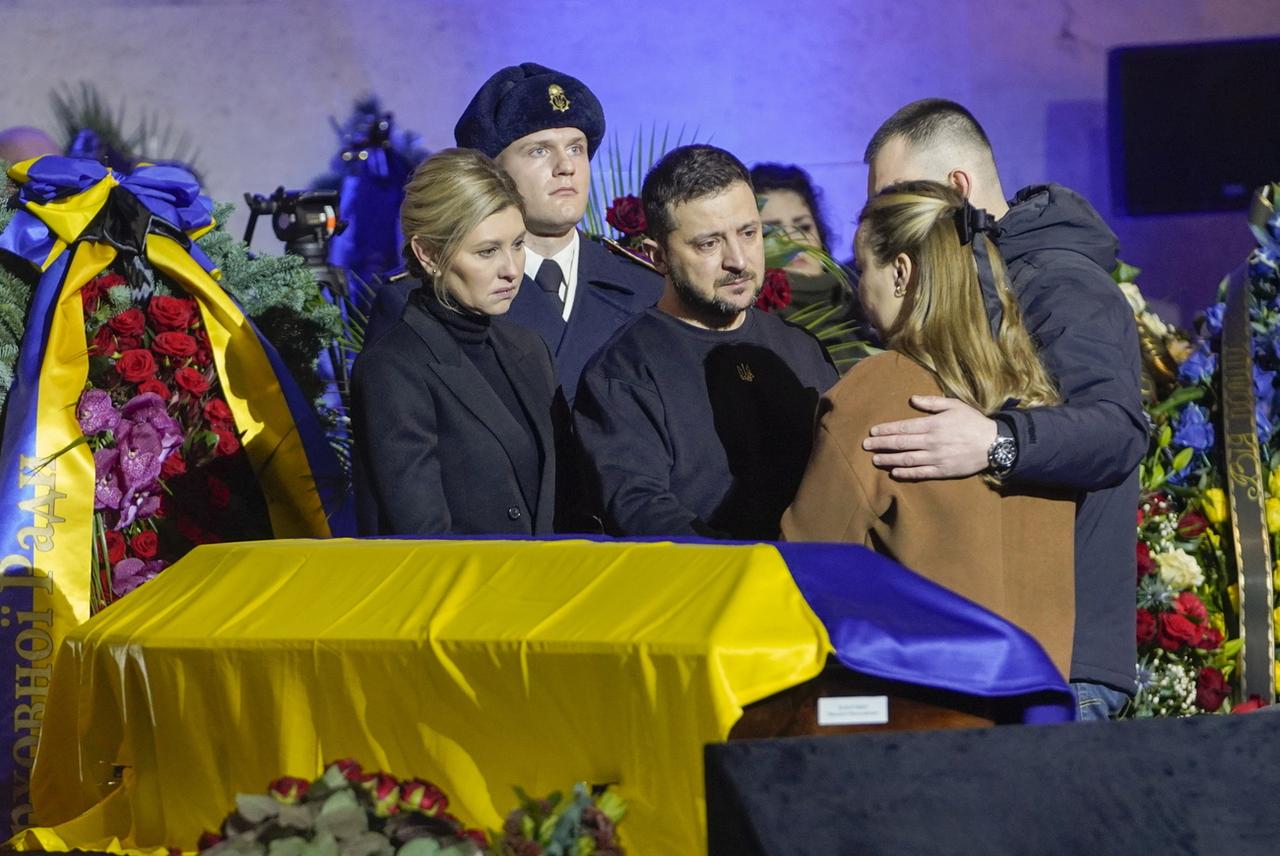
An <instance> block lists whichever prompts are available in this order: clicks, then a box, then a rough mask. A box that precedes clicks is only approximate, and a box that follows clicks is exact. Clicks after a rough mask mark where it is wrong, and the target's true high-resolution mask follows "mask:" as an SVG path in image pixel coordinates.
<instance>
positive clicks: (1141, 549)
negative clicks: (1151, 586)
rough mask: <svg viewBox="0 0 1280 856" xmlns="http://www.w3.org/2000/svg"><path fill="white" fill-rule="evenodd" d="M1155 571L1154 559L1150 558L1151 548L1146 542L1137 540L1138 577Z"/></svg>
mask: <svg viewBox="0 0 1280 856" xmlns="http://www.w3.org/2000/svg"><path fill="white" fill-rule="evenodd" d="M1155 572H1156V560H1155V559H1153V558H1151V548H1150V547H1148V546H1147V545H1146V543H1144V542H1142V541H1139V542H1138V579H1142V578H1143V577H1145V576H1146V575H1147V574H1154V573H1155Z"/></svg>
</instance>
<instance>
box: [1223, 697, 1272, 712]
mask: <svg viewBox="0 0 1280 856" xmlns="http://www.w3.org/2000/svg"><path fill="white" fill-rule="evenodd" d="M1266 706H1267V703H1266V702H1265V701H1263V700H1262V696H1256V695H1251V696H1249V700H1248V701H1242V702H1240V703H1239V704H1238V705H1236V706H1235V707H1233V708H1231V712H1232V713H1253V712H1254V711H1255V710H1258V709H1259V708H1263V707H1266Z"/></svg>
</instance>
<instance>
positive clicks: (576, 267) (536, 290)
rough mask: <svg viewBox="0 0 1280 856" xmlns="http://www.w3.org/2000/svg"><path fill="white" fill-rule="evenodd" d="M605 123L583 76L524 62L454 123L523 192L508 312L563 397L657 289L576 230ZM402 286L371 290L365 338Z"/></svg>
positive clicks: (629, 263) (630, 264)
mask: <svg viewBox="0 0 1280 856" xmlns="http://www.w3.org/2000/svg"><path fill="white" fill-rule="evenodd" d="M604 127H605V123H604V111H603V109H602V108H601V106H600V102H599V100H597V99H596V97H595V95H594V94H592V92H591V90H590V89H588V88H587V87H586V85H585V84H583V83H582V82H581V81H579V80H577V79H576V78H573V77H570V76H569V75H567V74H562V73H560V72H558V71H554V70H552V69H550V68H547V67H545V66H541V65H538V64H536V63H531V62H526V63H522V64H521V65H513V66H509V67H507V68H504V69H502V70H501V71H499V72H497V73H496V74H494V75H493V76H492V77H490V78H489V79H488V80H487V81H485V83H484V85H483V86H481V87H480V90H479V91H478V92H477V93H476V94H475V97H473V98H472V99H471V103H470V104H468V105H467V108H466V110H465V111H464V112H463V114H462V118H460V119H459V120H458V124H457V127H455V128H454V137H455V139H456V140H457V143H458V145H459V146H462V147H464V148H471V149H477V150H479V151H481V152H483V153H484V154H486V155H488V156H490V157H492V158H493V159H494V161H496V162H497V164H498V165H499V166H500V167H502V168H503V169H504V170H505V171H506V172H507V173H508V174H509V175H510V176H511V177H512V178H513V179H514V180H515V183H516V187H517V188H518V189H519V191H520V195H521V197H522V198H523V199H524V203H525V225H526V227H527V229H528V237H527V241H526V244H525V270H524V272H525V276H524V279H523V282H522V285H521V288H520V290H519V292H518V293H517V295H516V298H515V301H514V302H513V303H512V305H511V311H510V312H509V313H508V315H507V317H508V318H509V319H510V320H512V321H515V322H516V323H517V324H522V325H524V326H526V327H529V328H531V329H533V330H535V331H537V332H538V333H539V334H540V335H541V336H542V338H543V339H544V340H545V341H546V343H547V345H548V347H549V348H550V349H551V352H552V354H553V355H554V357H555V361H556V367H557V370H558V373H559V376H560V382H561V385H562V387H563V389H564V394H565V397H566V399H568V400H569V401H570V402H572V400H573V398H574V394H575V393H576V391H577V388H578V378H579V376H580V375H581V374H582V369H583V367H584V366H585V365H586V363H587V360H588V359H590V357H591V356H592V355H593V354H595V352H596V351H597V350H599V349H600V347H601V346H602V345H603V344H604V343H605V342H607V341H608V340H609V339H610V338H611V337H612V336H613V334H614V333H615V332H616V331H617V330H618V328H620V327H621V326H622V325H623V324H624V323H625V322H626V321H627V320H629V319H630V318H631V317H632V316H634V315H635V314H636V313H638V312H641V311H643V310H644V309H646V308H648V307H650V306H652V305H653V304H654V303H656V302H657V300H658V297H659V296H661V294H662V289H663V280H662V277H661V276H659V275H658V274H657V273H655V272H654V271H652V270H650V269H649V268H647V267H645V266H644V265H642V264H641V263H640V262H638V261H635V260H633V259H632V258H631V257H629V256H624V255H623V254H621V253H620V251H614V250H612V249H609V248H606V247H604V246H602V245H600V244H597V243H595V242H594V241H591V240H589V239H587V238H586V237H585V236H584V235H582V234H581V233H580V232H578V230H577V224H578V223H579V222H580V221H581V220H582V217H583V214H585V213H586V210H587V198H588V195H589V191H590V185H591V157H592V156H593V155H594V154H595V151H596V149H597V148H598V147H599V145H600V140H601V139H602V138H603V136H604ZM406 294H407V289H406V288H405V287H404V285H403V284H401V283H391V284H390V285H389V286H386V287H384V288H383V289H382V290H381V291H380V292H379V297H378V301H377V303H376V304H375V306H374V310H373V313H372V317H371V319H370V322H369V329H368V331H367V334H366V341H372V339H374V338H376V337H377V336H378V335H379V329H380V328H383V327H384V325H386V323H387V322H388V321H393V320H395V319H397V318H398V317H399V315H400V313H401V312H402V310H403V306H404V300H405V295H406Z"/></svg>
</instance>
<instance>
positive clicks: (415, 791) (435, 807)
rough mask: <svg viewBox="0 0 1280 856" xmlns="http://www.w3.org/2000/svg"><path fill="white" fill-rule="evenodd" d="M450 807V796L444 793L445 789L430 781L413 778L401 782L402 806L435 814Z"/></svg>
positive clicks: (410, 809)
mask: <svg viewBox="0 0 1280 856" xmlns="http://www.w3.org/2000/svg"><path fill="white" fill-rule="evenodd" d="M448 807H449V798H448V797H446V796H445V795H444V791H442V790H440V789H439V788H437V787H436V786H435V785H433V784H431V783H430V782H424V781H423V780H422V779H413V780H412V781H409V782H401V783H400V808H403V809H407V810H409V811H421V812H425V813H427V814H432V815H434V814H438V813H440V812H442V811H444V810H445V809H447V808H448Z"/></svg>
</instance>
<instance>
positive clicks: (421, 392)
mask: <svg viewBox="0 0 1280 856" xmlns="http://www.w3.org/2000/svg"><path fill="white" fill-rule="evenodd" d="M400 219H401V226H402V229H403V233H404V236H405V247H404V252H405V259H406V262H407V263H408V266H409V272H410V274H411V275H413V276H416V277H418V278H419V279H420V280H421V282H422V285H421V286H420V287H419V288H417V289H416V290H415V291H414V292H413V293H412V295H411V296H410V299H409V302H408V304H407V305H406V306H405V309H404V314H403V315H402V317H401V319H400V321H399V322H398V323H396V324H395V325H393V326H392V327H390V328H389V329H387V330H386V332H385V333H383V334H381V335H380V336H379V337H378V338H377V340H376V341H373V342H368V343H366V345H365V348H364V350H363V351H362V352H361V354H360V356H359V357H358V358H357V360H356V363H355V368H354V370H353V376H352V399H353V403H352V416H353V427H354V439H355V461H354V464H355V479H356V503H357V513H358V518H359V524H360V531H361V532H362V534H367V535H422V534H505V535H540V534H544V533H548V532H551V531H552V530H553V520H554V519H555V493H556V486H555V473H556V436H557V426H558V425H559V424H560V423H561V419H560V418H559V417H557V418H553V410H558V409H559V408H562V407H563V401H562V399H561V398H560V396H559V389H558V386H557V380H556V372H555V368H554V365H553V363H552V359H551V354H550V352H549V351H548V349H547V346H546V344H545V343H544V342H543V341H542V339H541V338H540V337H539V336H538V335H537V334H536V333H534V332H532V331H530V330H526V329H524V328H522V327H518V326H516V325H515V324H511V323H509V322H506V321H504V320H503V319H502V318H501V316H502V315H504V314H505V313H506V312H507V310H508V308H510V306H511V301H512V300H513V299H514V298H515V296H516V292H517V291H518V290H519V288H520V283H521V280H522V278H523V276H524V236H525V228H524V216H523V203H522V201H521V199H520V195H519V193H518V192H517V191H516V188H515V185H514V184H513V183H512V181H511V179H510V178H509V177H508V176H507V175H506V174H505V173H504V172H502V171H501V170H499V169H498V168H497V167H496V166H495V165H494V164H493V162H492V161H491V160H489V158H487V157H485V156H484V155H483V154H480V153H479V152H476V151H472V150H468V149H446V150H444V151H442V152H439V153H438V154H436V155H434V156H433V157H431V158H429V159H428V160H427V161H426V162H424V163H423V164H422V165H421V166H420V167H419V168H418V170H417V171H416V172H415V173H414V175H413V178H412V179H411V180H410V182H409V185H408V187H407V188H406V194H405V200H404V204H403V205H402V206H401V209H400Z"/></svg>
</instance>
